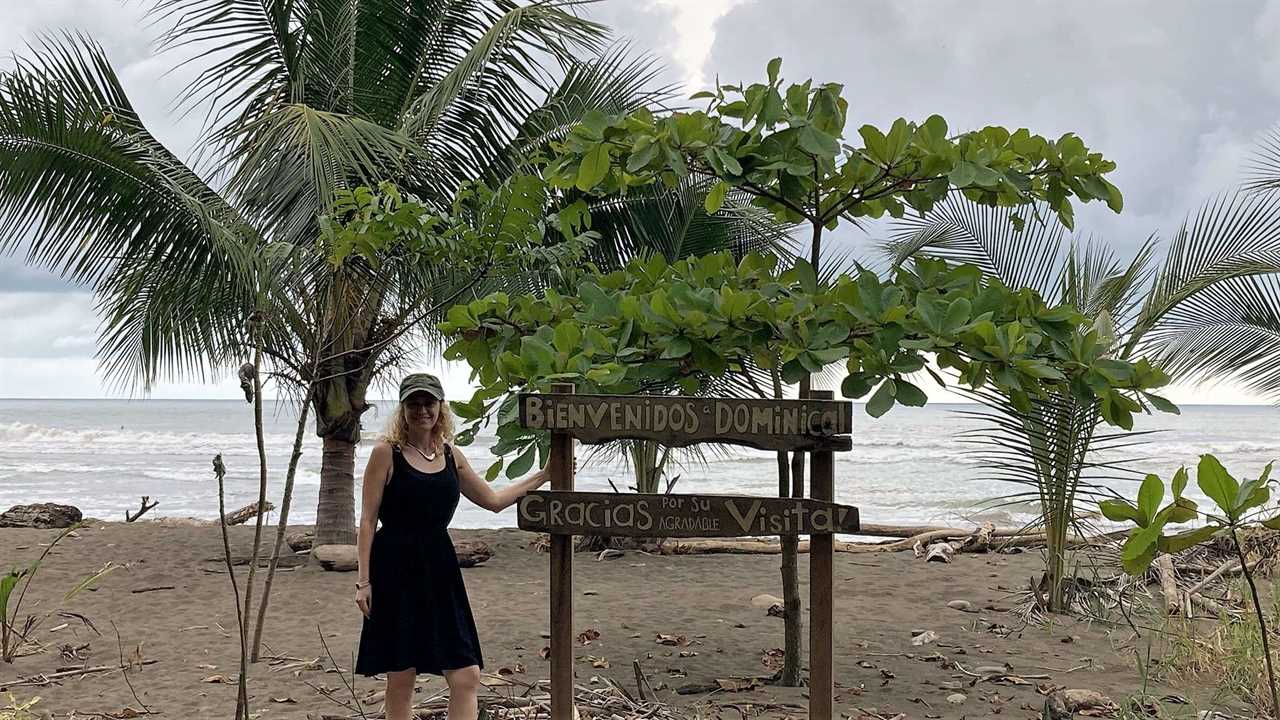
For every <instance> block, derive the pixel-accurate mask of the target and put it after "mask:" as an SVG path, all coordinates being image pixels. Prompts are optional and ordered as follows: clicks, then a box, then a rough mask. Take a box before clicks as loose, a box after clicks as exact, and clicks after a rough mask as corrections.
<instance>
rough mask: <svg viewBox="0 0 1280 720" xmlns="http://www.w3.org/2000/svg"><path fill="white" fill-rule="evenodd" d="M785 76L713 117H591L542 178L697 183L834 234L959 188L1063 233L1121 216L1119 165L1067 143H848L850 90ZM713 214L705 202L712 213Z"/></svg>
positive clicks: (988, 132) (719, 92)
mask: <svg viewBox="0 0 1280 720" xmlns="http://www.w3.org/2000/svg"><path fill="white" fill-rule="evenodd" d="M781 65H782V61H781V59H780V58H775V59H774V60H772V61H771V62H770V63H769V65H768V69H767V72H768V80H767V82H765V83H755V84H752V85H750V86H747V87H742V86H737V85H720V86H718V87H717V88H716V89H715V90H714V91H711V92H703V93H698V94H696V95H694V96H693V97H694V99H702V98H705V99H707V100H708V104H707V107H706V109H705V110H698V111H692V112H674V113H670V114H666V115H662V116H655V115H654V114H653V113H652V112H650V111H649V110H647V109H640V110H635V111H632V112H630V113H619V114H614V115H606V114H604V113H599V112H596V113H589V114H587V115H586V116H585V117H584V118H583V120H582V122H581V123H580V124H579V125H578V126H577V127H575V128H574V129H573V130H572V132H570V133H569V134H568V136H567V137H566V138H565V139H564V140H563V142H560V143H558V144H554V145H553V148H554V149H555V150H556V151H557V152H559V153H560V154H559V156H558V157H557V158H555V159H554V160H553V161H552V162H551V164H550V166H549V168H548V172H547V176H548V178H549V179H550V180H551V182H552V183H553V184H554V185H556V186H558V187H564V188H570V187H574V188H577V189H578V190H581V191H584V192H585V191H592V192H597V193H601V194H605V195H614V194H625V193H626V192H627V191H628V190H629V189H630V188H634V187H637V186H642V185H647V184H649V183H652V182H655V181H662V182H665V183H667V184H669V185H674V184H675V183H676V182H677V181H678V179H679V178H681V177H683V176H686V175H689V174H695V175H700V176H704V177H710V178H714V179H718V180H719V181H721V183H723V185H717V190H714V191H713V196H716V195H718V196H722V194H723V192H724V191H725V190H727V189H728V187H729V186H732V187H734V188H737V189H740V190H742V191H744V192H746V193H748V194H750V195H751V196H753V198H754V200H753V202H755V203H756V204H757V205H759V206H761V207H764V208H767V209H769V210H770V211H772V212H773V213H774V215H775V216H776V217H777V218H778V219H779V220H782V221H785V222H789V223H794V222H801V221H808V222H810V223H813V224H816V225H819V226H826V227H835V225H836V224H837V223H838V222H839V220H840V218H859V217H873V218H876V217H881V216H883V215H885V214H888V215H891V216H893V217H902V216H903V215H904V214H905V213H906V212H907V211H914V212H916V213H921V214H923V213H925V212H928V211H929V210H930V209H931V208H932V207H933V206H934V204H935V203H937V202H938V201H940V200H941V199H943V198H944V197H946V196H947V194H948V193H950V192H952V191H955V190H958V191H959V192H960V193H962V194H963V195H964V196H965V197H967V198H969V199H971V200H973V201H974V202H978V203H981V204H983V205H988V206H992V207H1015V206H1019V205H1025V204H1027V203H1031V202H1035V201H1041V202H1044V203H1045V204H1046V205H1047V207H1048V208H1049V209H1050V210H1051V211H1052V212H1054V213H1055V214H1056V215H1057V217H1058V218H1060V219H1061V220H1062V222H1063V223H1064V224H1066V225H1067V226H1068V227H1070V226H1071V224H1072V218H1073V209H1072V204H1071V198H1076V199H1078V200H1080V201H1081V202H1089V201H1091V200H1101V201H1103V202H1105V203H1107V205H1108V206H1109V207H1111V209H1112V210H1114V211H1116V212H1119V211H1120V209H1121V207H1122V204H1123V200H1122V197H1121V195H1120V191H1119V190H1118V189H1117V188H1116V186H1115V185H1113V184H1111V183H1110V182H1109V181H1108V180H1107V179H1106V178H1105V177H1103V176H1104V175H1105V174H1107V173H1109V172H1111V171H1112V170H1114V169H1115V163H1113V162H1111V161H1109V160H1106V159H1104V158H1103V157H1102V155H1101V154H1099V153H1096V152H1091V151H1090V150H1089V149H1088V148H1087V147H1086V146H1085V144H1084V142H1082V141H1081V140H1080V138H1078V137H1076V136H1075V135H1073V134H1071V133H1067V134H1064V135H1062V136H1061V137H1059V138H1058V139H1057V140H1050V139H1047V138H1044V137H1041V136H1039V135H1033V134H1031V133H1030V132H1029V131H1027V130H1026V129H1018V130H1015V131H1012V132H1011V131H1009V130H1007V129H1005V128H1002V127H997V126H989V127H985V128H982V129H981V130H974V131H969V132H964V133H958V134H952V133H951V131H950V130H949V129H948V127H947V123H946V121H945V120H943V119H942V118H941V117H939V116H937V115H932V116H930V117H929V118H927V119H926V120H925V121H924V122H921V123H914V122H908V121H907V120H905V119H898V120H896V121H895V122H894V123H893V124H892V125H891V126H890V127H889V128H888V129H887V130H885V129H881V128H877V127H874V126H872V125H863V126H861V127H859V128H858V130H857V137H856V138H853V137H848V138H847V137H846V136H845V128H846V125H847V121H848V117H847V113H848V108H849V103H848V101H847V100H846V99H845V98H844V97H843V96H842V94H841V93H842V92H843V87H842V86H841V85H839V84H835V83H824V84H815V83H814V82H813V81H812V80H806V81H805V82H803V83H798V84H792V85H789V86H787V87H785V88H784V87H783V82H782V80H781V78H780V77H779V75H778V73H779V71H780V69H781ZM719 188H724V189H723V190H722V189H719ZM718 209H719V203H718V202H717V200H716V197H708V199H707V211H708V212H715V211H716V210H718ZM1013 219H1014V221H1015V222H1017V221H1018V220H1019V218H1018V217H1017V216H1014V218H1013Z"/></svg>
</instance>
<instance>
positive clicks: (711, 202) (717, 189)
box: [702, 180, 729, 215]
mask: <svg viewBox="0 0 1280 720" xmlns="http://www.w3.org/2000/svg"><path fill="white" fill-rule="evenodd" d="M728 193H729V183H727V182H725V181H723V180H721V181H720V182H718V183H716V184H715V185H712V186H711V190H710V192H708V193H707V198H706V200H704V201H703V203H702V207H703V208H704V209H705V210H706V211H707V214H708V215H715V214H716V213H718V212H720V208H722V207H724V197H725V195H727V194H728Z"/></svg>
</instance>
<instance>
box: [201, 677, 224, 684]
mask: <svg viewBox="0 0 1280 720" xmlns="http://www.w3.org/2000/svg"><path fill="white" fill-rule="evenodd" d="M226 681H227V676H226V675H209V676H208V677H205V678H202V679H201V680H200V682H202V683H225V682H226Z"/></svg>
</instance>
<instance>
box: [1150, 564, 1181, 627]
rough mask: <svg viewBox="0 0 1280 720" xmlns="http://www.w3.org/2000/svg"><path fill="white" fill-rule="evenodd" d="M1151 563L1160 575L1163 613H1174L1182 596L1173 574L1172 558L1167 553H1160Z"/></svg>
mask: <svg viewBox="0 0 1280 720" xmlns="http://www.w3.org/2000/svg"><path fill="white" fill-rule="evenodd" d="M1152 564H1153V565H1154V566H1155V568H1156V573H1157V574H1158V575H1159V576H1160V592H1161V593H1163V594H1164V613H1165V615H1176V614H1178V610H1179V608H1181V607H1182V598H1181V596H1180V595H1179V593H1178V579H1177V577H1176V576H1175V575H1174V570H1173V558H1172V557H1170V556H1169V555H1161V556H1160V557H1158V558H1156V561H1155V562H1154V563H1152Z"/></svg>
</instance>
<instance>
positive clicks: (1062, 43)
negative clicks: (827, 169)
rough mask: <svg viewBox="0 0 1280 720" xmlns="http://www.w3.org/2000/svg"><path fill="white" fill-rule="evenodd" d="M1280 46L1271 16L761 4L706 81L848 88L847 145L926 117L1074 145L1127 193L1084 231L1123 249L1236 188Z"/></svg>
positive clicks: (1076, 6)
mask: <svg viewBox="0 0 1280 720" xmlns="http://www.w3.org/2000/svg"><path fill="white" fill-rule="evenodd" d="M1278 35H1280V9H1277V7H1276V4H1275V3H1266V2H1233V3H1215V4H1214V5H1213V6H1212V7H1210V6H1208V5H1204V4H1200V3H1166V2H1158V1H1156V0H1145V1H1140V2H1124V3H1111V2H1105V3H1104V2H1097V1H1095V2H1080V3H1057V2H1026V1H1025V0H1006V1H1005V2H986V3H980V4H977V5H974V4H972V3H960V2H927V1H925V0H907V1H905V2H904V1H901V0H894V1H892V2H891V1H889V0H874V1H863V2H856V3H854V2H830V1H825V2H824V1H822V0H790V1H789V2H785V3H784V2H774V1H772V0H754V1H749V2H746V3H744V4H742V5H739V6H737V7H736V8H734V9H733V10H731V11H730V12H729V14H728V15H726V16H725V17H724V18H722V19H721V20H720V22H719V23H718V25H717V27H716V41H715V46H714V48H713V50H712V54H711V59H710V62H709V67H708V70H709V73H712V72H718V73H719V74H720V76H721V78H722V79H724V80H726V81H728V80H745V81H747V82H754V81H756V80H758V79H761V78H763V77H764V64H765V62H766V61H767V60H768V58H770V57H774V56H781V57H783V58H784V63H783V73H784V75H785V76H787V77H788V78H791V79H804V78H807V77H813V78H815V79H818V80H823V81H834V82H840V83H843V84H844V85H845V94H846V97H848V98H849V101H850V127H849V128H847V131H848V132H849V133H852V132H853V131H854V130H855V128H856V127H857V126H859V125H862V124H864V123H868V122H870V123H872V124H876V125H884V124H887V123H889V122H892V120H893V119H895V118H897V117H900V116H901V117H907V118H909V119H923V118H924V117H926V116H927V115H929V114H931V113H938V114H941V115H942V116H943V117H945V118H947V120H948V122H949V123H950V125H951V127H952V128H953V129H964V128H973V127H981V126H983V125H987V124H1000V125H1005V126H1009V127H1024V126H1025V127H1028V128H1030V129H1031V130H1033V131H1036V132H1039V133H1041V134H1045V135H1049V136H1056V135H1058V134H1060V133H1062V132H1066V131H1074V132H1076V133H1078V134H1079V135H1080V136H1081V137H1083V138H1084V139H1085V141H1086V143H1087V144H1089V145H1090V147H1092V148H1095V149H1097V150H1100V151H1101V152H1103V153H1104V154H1105V155H1106V156H1107V157H1109V158H1111V159H1113V160H1115V161H1116V162H1117V163H1118V166H1119V167H1118V168H1117V170H1116V171H1115V173H1114V174H1113V175H1112V178H1113V180H1114V181H1115V182H1116V184H1117V185H1119V186H1120V188H1121V190H1122V191H1124V193H1125V211H1124V213H1123V214H1122V215H1120V216H1115V215H1113V214H1111V213H1110V212H1109V211H1107V210H1106V209H1105V208H1104V207H1101V206H1098V205H1096V204H1095V205H1094V206H1091V207H1088V208H1080V209H1079V210H1078V211H1077V220H1078V222H1077V226H1078V228H1079V229H1080V231H1081V232H1084V233H1089V232H1094V233H1099V234H1101V235H1103V236H1105V237H1106V239H1107V240H1108V241H1109V242H1110V243H1111V244H1112V245H1114V246H1116V247H1117V248H1120V249H1123V250H1128V249H1132V248H1133V247H1136V245H1137V244H1138V243H1140V242H1141V241H1142V240H1144V239H1145V238H1146V237H1147V236H1148V235H1150V234H1151V233H1153V232H1157V231H1158V232H1159V233H1160V234H1161V235H1162V236H1163V237H1168V236H1169V235H1170V234H1171V232H1172V231H1173V230H1174V229H1175V227H1176V225H1177V223H1178V222H1180V220H1181V219H1182V217H1183V216H1184V215H1185V214H1186V213H1187V212H1188V211H1190V210H1192V209H1194V207H1195V206H1196V205H1197V204H1198V203H1200V202H1201V201H1203V200H1204V199H1205V197H1206V196H1208V195H1211V194H1213V193H1215V192H1218V191H1220V190H1222V189H1224V188H1225V187H1227V186H1228V185H1231V184H1232V183H1234V182H1236V181H1237V180H1238V179H1239V168H1240V163H1241V161H1242V159H1243V158H1245V157H1246V156H1247V154H1248V152H1249V150H1250V148H1251V147H1252V146H1253V143H1254V142H1255V139H1256V138H1257V136H1258V135H1259V134H1260V133H1261V132H1263V131H1265V130H1266V129H1268V128H1269V127H1271V126H1272V124H1273V123H1275V122H1276V121H1277V120H1280V112H1277V104H1276V100H1277V95H1278V94H1280V92H1278V91H1280V48H1278V47H1277V44H1276V43H1275V39H1276V37H1277V36H1278ZM860 245H861V246H862V247H864V248H865V247H866V246H867V244H866V243H865V241H863V242H861V243H860Z"/></svg>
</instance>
